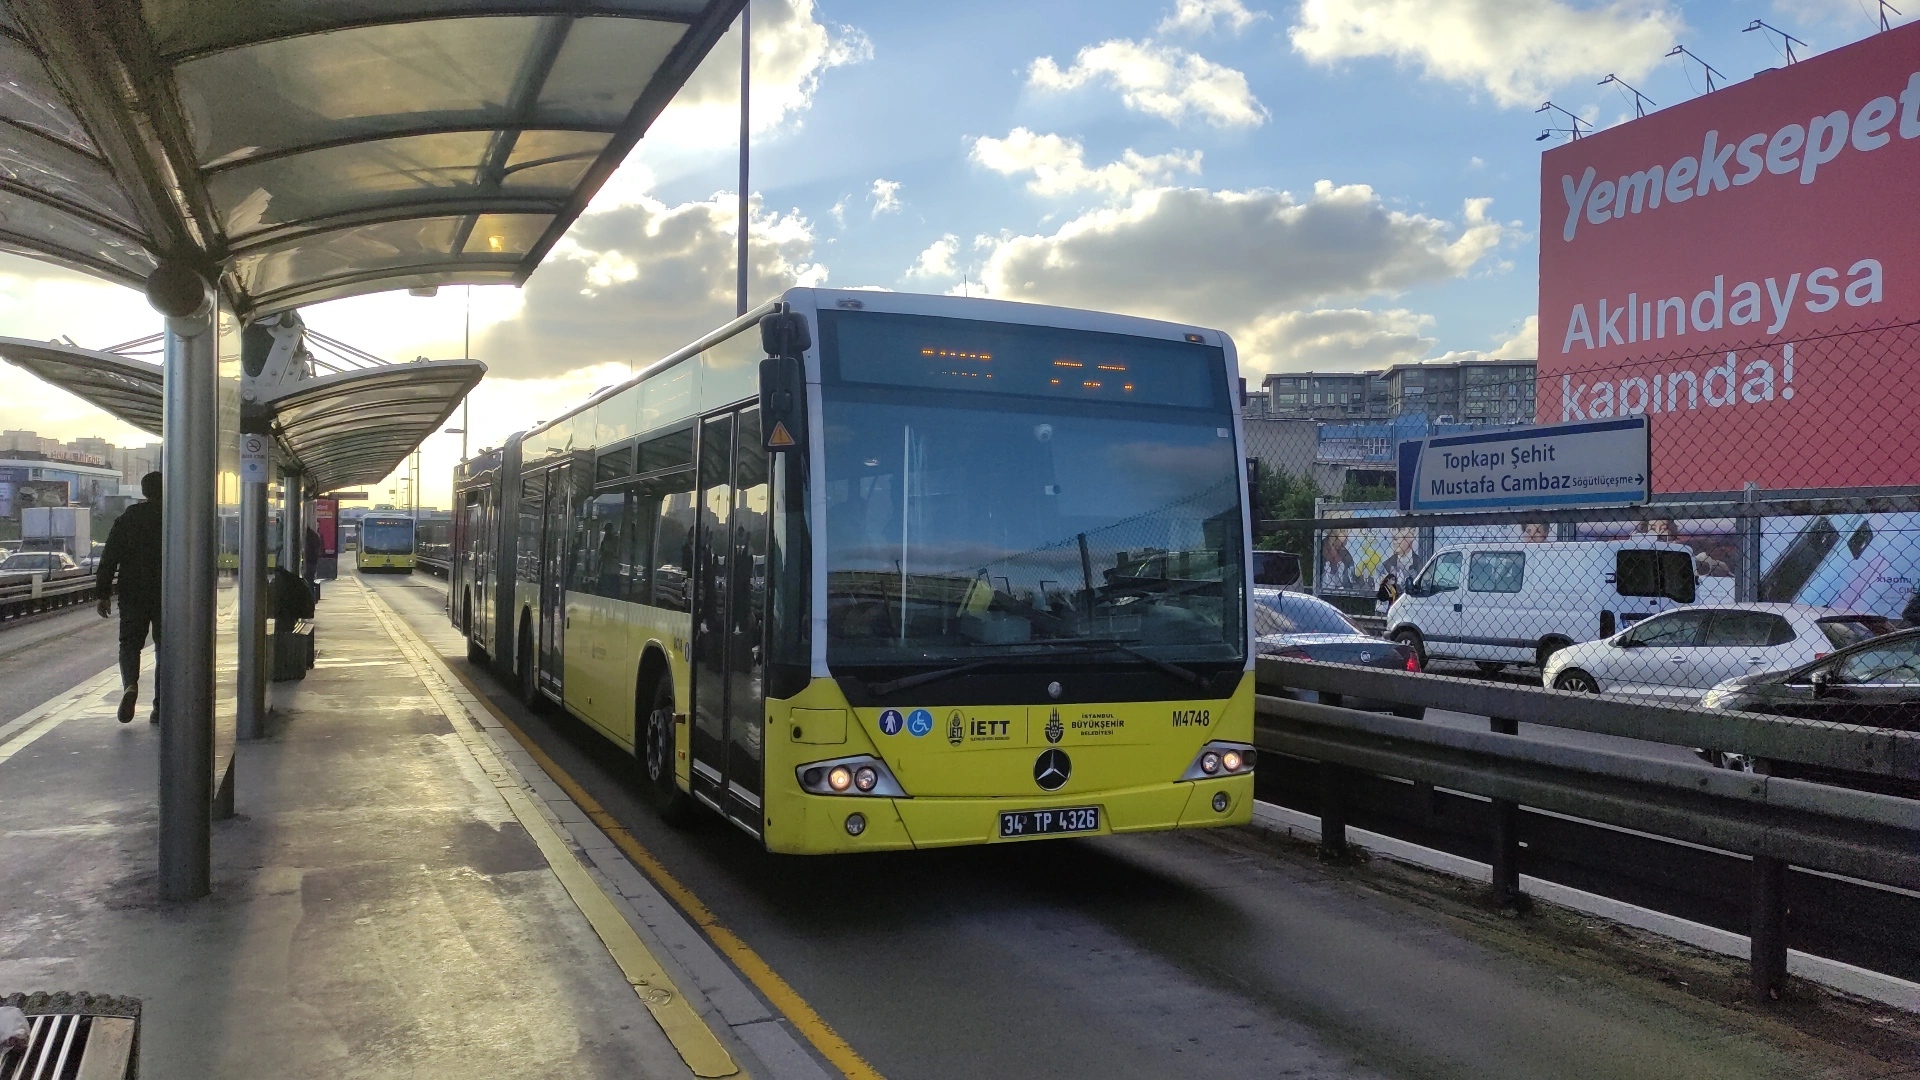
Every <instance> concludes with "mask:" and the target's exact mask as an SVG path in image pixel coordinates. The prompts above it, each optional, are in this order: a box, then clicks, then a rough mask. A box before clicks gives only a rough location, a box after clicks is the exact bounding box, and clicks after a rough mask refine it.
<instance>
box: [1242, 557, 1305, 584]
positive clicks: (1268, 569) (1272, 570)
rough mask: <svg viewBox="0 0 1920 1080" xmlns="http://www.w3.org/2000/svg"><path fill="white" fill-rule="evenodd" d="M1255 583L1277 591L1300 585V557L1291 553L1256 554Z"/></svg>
mask: <svg viewBox="0 0 1920 1080" xmlns="http://www.w3.org/2000/svg"><path fill="white" fill-rule="evenodd" d="M1253 583H1254V584H1255V585H1271V586H1273V587H1274V588H1276V589H1284V588H1286V587H1287V586H1289V585H1298V584H1300V556H1298V555H1295V554H1294V553H1293V552H1291V551H1256V552H1254V553H1253Z"/></svg>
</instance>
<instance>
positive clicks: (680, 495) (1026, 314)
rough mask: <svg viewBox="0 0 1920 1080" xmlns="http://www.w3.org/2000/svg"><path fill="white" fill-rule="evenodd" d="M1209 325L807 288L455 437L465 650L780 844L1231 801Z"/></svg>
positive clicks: (1232, 634)
mask: <svg viewBox="0 0 1920 1080" xmlns="http://www.w3.org/2000/svg"><path fill="white" fill-rule="evenodd" d="M1238 386H1239V382H1238V371H1237V363H1236V359H1235V355H1234V350H1233V343H1232V342H1231V340H1229V339H1228V338H1227V336H1226V335H1225V334H1222V333H1219V332H1218V331H1214V330H1208V329H1204V328H1201V327H1195V326H1181V325H1177V324H1170V323H1163V322H1154V321H1149V320H1145V319H1135V318H1127V317H1122V316H1116V315H1106V314H1099V313H1095V312H1088V311H1075V310H1067V309H1062V308H1049V307H1037V306H1030V305H1024V304H1011V303H1005V302H1000V301H992V300H976V299H964V298H960V297H950V296H912V295H907V294H901V293H877V292H842V291H835V290H823V289H793V290H789V291H788V292H787V293H785V294H784V295H783V296H782V297H781V298H780V299H779V300H777V301H774V302H771V303H768V304H766V305H764V306H762V307H760V308H759V309H757V310H755V311H753V312H750V313H749V314H748V315H746V316H744V317H742V318H740V319H738V320H736V321H734V322H732V323H729V324H728V325H726V326H724V327H721V328H720V329H719V330H716V331H714V332H713V333H711V334H709V335H708V336H706V337H705V338H702V339H701V340H699V341H698V342H695V343H694V344H692V345H689V346H688V347H686V348H684V349H682V350H680V351H679V352H677V353H675V354H673V355H671V356H669V357H667V358H665V359H663V360H660V361H659V362H657V363H653V364H650V365H647V366H645V367H644V369H643V370H641V372H640V373H639V374H638V375H637V376H635V377H634V378H633V379H632V380H631V381H629V382H627V383H624V384H622V385H619V386H615V387H612V388H609V389H607V390H604V391H602V392H600V393H599V394H596V395H595V396H594V397H593V398H592V399H591V400H589V401H588V402H587V403H586V404H585V405H583V406H582V407H580V408H579V409H577V410H575V411H574V412H572V413H570V414H568V415H566V416H563V417H561V418H559V419H557V420H553V421H550V422H547V423H544V424H541V425H540V426H538V427H535V428H533V429H532V430H529V431H526V432H523V433H521V434H519V435H515V436H513V437H512V438H510V439H509V440H507V442H506V443H505V444H504V445H503V446H502V447H501V448H500V449H498V450H493V451H487V452H483V453H482V454H481V455H480V456H478V457H475V458H473V459H470V460H469V461H466V462H463V463H462V464H461V466H460V467H459V469H458V471H457V472H456V475H455V480H454V489H455V510H454V536H453V553H452V562H453V565H452V570H451V573H450V576H449V581H450V584H451V590H450V593H449V600H448V603H449V611H450V614H451V616H452V618H453V621H454V624H455V625H456V626H458V627H460V628H461V629H462V631H463V632H464V633H465V634H466V635H467V638H468V642H469V654H470V656H472V657H473V658H474V659H475V660H476V661H481V662H490V663H491V664H492V666H493V667H494V669H495V670H496V671H497V672H498V673H499V674H500V675H501V676H502V677H504V678H509V679H513V680H517V682H518V685H519V687H520V691H521V693H522V694H523V695H524V696H525V697H526V698H527V699H528V700H530V701H532V700H534V699H537V698H542V697H544V698H547V699H550V700H552V701H554V702H557V703H559V704H561V705H562V706H564V707H565V708H566V709H567V711H569V712H571V713H573V714H574V715H576V716H578V717H579V718H580V719H582V720H583V721H585V722H586V723H587V724H589V725H591V726H593V727H594V728H596V729H598V730H599V731H600V732H601V733H603V734H604V735H605V736H606V737H607V738H609V739H611V740H613V741H614V742H615V743H617V744H619V745H620V746H622V747H625V748H629V749H630V750H631V751H632V752H633V754H634V755H635V757H636V758H637V759H638V765H639V768H638V769H637V770H636V775H637V776H638V777H640V778H641V779H640V782H641V783H642V784H644V785H645V786H646V787H647V789H648V791H647V793H648V795H649V796H650V797H651V799H652V801H653V802H654V803H655V804H656V806H657V807H658V808H659V810H660V811H661V812H662V813H663V814H664V815H666V816H667V817H668V818H669V819H673V818H679V817H684V816H686V815H688V814H690V813H692V812H695V811H696V810H697V809H698V808H700V807H705V808H706V809H708V810H711V811H713V812H715V813H718V814H720V815H722V816H723V817H725V818H726V819H727V820H728V821H731V822H733V823H734V824H735V825H737V826H739V827H740V828H742V829H744V830H745V831H746V832H748V833H750V834H752V835H753V836H755V837H757V838H758V839H759V840H760V841H761V842H762V843H763V844H765V846H766V847H767V848H768V849H770V850H772V851H777V852H794V853H823V852H851V851H876V850H883V849H902V848H923V847H939V846H944V845H956V844H979V843H997V842H1006V841H1026V840H1031V839H1035V838H1042V837H1055V836H1072V835H1086V834H1111V833H1130V832H1147V831H1153V830H1164V829H1174V828H1185V827H1197V826H1213V825H1229V824H1239V823H1243V822H1246V821H1247V820H1249V818H1250V816H1251V811H1252V800H1253V763H1254V753H1253V749H1252V746H1251V744H1252V741H1253V671H1252V661H1251V657H1250V650H1249V641H1250V635H1249V632H1248V590H1247V584H1246V582H1247V572H1246V568H1247V565H1248V562H1249V556H1248V549H1249V543H1248V522H1247V512H1246V506H1247V500H1246V490H1245V470H1244V469H1243V468H1242V466H1241V452H1240V430H1239V419H1238V416H1239V410H1238V408H1237V406H1236V400H1235V398H1236V394H1237V388H1238Z"/></svg>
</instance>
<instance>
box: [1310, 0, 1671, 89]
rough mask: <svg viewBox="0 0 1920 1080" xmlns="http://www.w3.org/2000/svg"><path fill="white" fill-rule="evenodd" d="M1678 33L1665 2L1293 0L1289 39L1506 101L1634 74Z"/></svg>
mask: <svg viewBox="0 0 1920 1080" xmlns="http://www.w3.org/2000/svg"><path fill="white" fill-rule="evenodd" d="M1685 30H1686V23H1685V21H1684V20H1683V19H1682V18H1681V16H1680V13H1679V12H1678V11H1676V10H1673V9H1671V8H1670V7H1669V6H1668V5H1667V3H1666V0H1601V2H1599V3H1586V4H1576V3H1571V2H1568V0H1533V2H1529V3H1514V2H1513V0H1302V3H1301V5H1300V14H1299V20H1298V21H1297V22H1296V23H1295V24H1294V26H1293V29H1292V31H1291V37H1292V39H1293V48H1294V51H1296V52H1298V53H1300V54H1301V55H1302V56H1305V57H1306V58H1307V59H1309V60H1312V61H1315V62H1317V63H1322V64H1332V63H1337V62H1339V61H1341V60H1351V59H1360V58H1366V57H1387V58H1391V59H1393V60H1396V61H1398V62H1400V63H1402V64H1408V65H1412V66H1415V67H1418V68H1419V69H1421V70H1422V71H1423V72H1425V73H1426V74H1427V75H1428V76H1430V77H1433V78H1437V79H1443V80H1446V81H1448V82H1454V83H1459V84H1462V85H1465V86H1471V87H1475V88H1477V89H1480V90H1484V91H1485V92H1486V93H1488V94H1489V95H1491V96H1492V97H1493V99H1494V100H1495V101H1496V102H1498V103H1500V104H1501V105H1505V106H1509V107H1512V106H1521V105H1536V104H1538V103H1539V102H1540V100H1541V99H1542V98H1544V97H1546V96H1547V94H1548V93H1549V92H1550V91H1551V90H1552V89H1553V88H1555V87H1559V86H1564V85H1567V84H1568V83H1581V82H1582V81H1583V80H1584V81H1585V82H1591V81H1593V80H1594V79H1596V78H1599V77H1600V76H1602V75H1605V74H1607V73H1609V72H1614V73H1617V74H1619V75H1620V76H1621V77H1623V78H1628V79H1637V78H1639V77H1640V76H1642V75H1645V74H1646V73H1647V72H1648V71H1649V70H1651V69H1652V67H1653V66H1654V65H1655V64H1657V63H1659V62H1660V58H1661V56H1662V55H1663V54H1664V53H1665V52H1666V51H1667V49H1668V47H1669V46H1671V45H1672V44H1673V42H1674V41H1675V40H1677V39H1678V38H1679V37H1680V36H1681V35H1682V34H1683V33H1684V32H1685Z"/></svg>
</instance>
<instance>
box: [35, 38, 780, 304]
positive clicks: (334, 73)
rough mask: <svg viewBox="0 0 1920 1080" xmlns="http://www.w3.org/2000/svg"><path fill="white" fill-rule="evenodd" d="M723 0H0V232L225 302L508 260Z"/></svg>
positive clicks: (604, 167) (693, 46)
mask: <svg viewBox="0 0 1920 1080" xmlns="http://www.w3.org/2000/svg"><path fill="white" fill-rule="evenodd" d="M744 3H745V0H0V248H3V249H10V250H14V251H18V252H23V253H27V254H31V255H34V256H36V257H39V258H44V259H48V260H51V261H54V262H58V263H62V264H65V265H68V266H72V267H76V268H79V269H83V270H86V271H88V272H90V273H94V274H99V275H103V276H106V277H109V278H114V279H117V280H120V281H123V282H126V283H128V284H131V285H134V286H136V287H138V286H139V285H140V284H141V283H143V282H144V281H145V279H146V276H147V275H148V274H149V273H150V272H151V271H152V270H153V268H154V267H155V265H157V261H158V259H160V258H163V257H177V258H184V259H187V260H188V261H190V262H192V263H194V264H196V265H202V266H208V267H219V268H220V271H221V275H220V284H221V287H222V289H223V291H224V292H225V293H226V294H227V296H228V298H229V300H230V301H231V303H232V305H233V307H234V310H235V311H236V313H238V314H239V315H240V316H241V317H242V318H251V317H253V316H254V315H256V314H260V313H266V312H272V311H278V310H282V309H285V308H290V307H294V306H298V305H301V304H310V303H316V302H319V301H322V300H329V299H334V298H337V297H342V296H350V295H355V294H359V293H366V292H376V291H380V290H385V289H396V288H405V287H417V286H426V285H439V284H452V283H473V284H481V283H490V282H514V283H520V282H524V281H525V280H526V278H527V276H528V275H529V274H531V273H532V272H533V270H534V268H535V267H536V266H538V265H539V263H540V260H541V259H542V258H543V257H544V256H545V255H546V253H547V251H548V250H549V249H550V248H551V247H552V246H553V244H554V243H555V242H556V241H557V240H559V238H560V236H561V235H562V234H563V233H564V232H565V231H566V229H567V227H568V226H569V225H571V224H572V223H573V220H574V219H575V218H576V217H577V216H579V214H580V212H581V211H582V210H583V209H584V208H585V206H586V203H587V200H588V199H589V198H591V197H592V195H593V193H594V192H595V191H597V190H598V189H599V187H600V185H601V184H602V183H603V182H604V181H605V180H606V179H607V177H608V176H609V175H611V173H612V172H613V170H614V168H615V167H616V166H617V165H618V164H619V163H620V160H621V159H622V158H623V157H624V156H625V155H626V153H627V151H628V150H630V149H631V148H632V147H633V145H634V143H635V142H636V141H638V140H639V138H640V136H641V135H642V134H643V133H644V132H645V130H646V129H647V127H648V125H650V124H651V123H652V122H653V120H654V118H655V117H656V116H658V115H659V113H660V111H661V109H662V108H664V107H665V106H666V104H667V102H668V101H669V100H670V99H671V98H672V97H673V95H674V94H675V93H677V92H678V91H679V90H680V88H681V86H682V85H683V84H684V83H685V82H686V80H687V78H688V76H689V75H691V74H692V73H693V70H694V68H695V66H696V65H697V64H698V63H699V62H700V61H701V59H702V58H704V57H705V56H706V54H707V53H708V51H709V50H710V49H712V47H713V45H714V42H715V41H717V40H718V39H719V37H720V35H721V34H722V33H723V32H724V31H725V30H726V28H727V26H728V25H729V24H730V23H731V22H732V21H733V19H734V17H735V16H736V15H737V14H738V13H739V11H740V8H741V7H742V6H743V5H744Z"/></svg>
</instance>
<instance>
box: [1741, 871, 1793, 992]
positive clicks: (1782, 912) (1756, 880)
mask: <svg viewBox="0 0 1920 1080" xmlns="http://www.w3.org/2000/svg"><path fill="white" fill-rule="evenodd" d="M1747 940H1748V946H1747V949H1748V952H1747V960H1748V965H1749V970H1750V973H1751V979H1752V986H1751V988H1750V992H1751V993H1752V995H1753V1000H1754V1001H1756V1002H1758V1003H1760V1004H1762V1005H1765V1004H1769V1003H1771V1002H1775V1001H1779V1000H1780V994H1781V991H1783V990H1785V989H1786V985H1787V864H1786V863H1785V862H1784V861H1783V860H1780V859H1776V858H1774V857H1772V856H1770V855H1755V856H1754V857H1753V911H1752V913H1751V914H1750V915H1748V916H1747Z"/></svg>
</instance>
